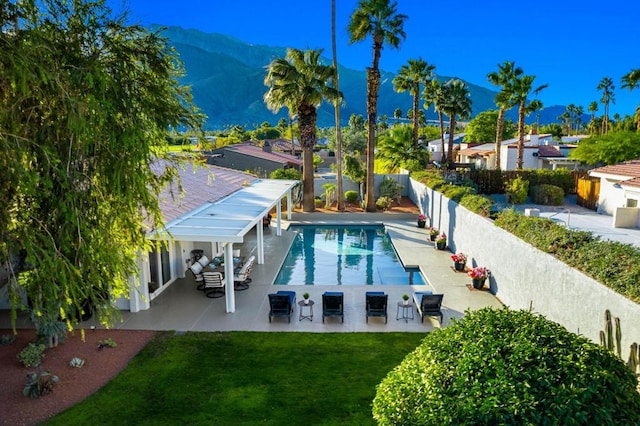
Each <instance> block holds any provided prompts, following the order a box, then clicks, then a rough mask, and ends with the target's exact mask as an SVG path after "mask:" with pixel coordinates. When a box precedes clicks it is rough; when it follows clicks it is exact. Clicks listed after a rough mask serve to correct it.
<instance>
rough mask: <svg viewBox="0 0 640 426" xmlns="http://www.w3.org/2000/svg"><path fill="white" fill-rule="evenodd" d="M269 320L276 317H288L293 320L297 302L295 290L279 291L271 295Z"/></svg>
mask: <svg viewBox="0 0 640 426" xmlns="http://www.w3.org/2000/svg"><path fill="white" fill-rule="evenodd" d="M268 296H269V322H271V318H274V317H287V319H288V320H289V322H291V314H293V307H294V306H295V302H296V292H295V291H282V290H281V291H278V292H277V293H270V294H269V295H268Z"/></svg>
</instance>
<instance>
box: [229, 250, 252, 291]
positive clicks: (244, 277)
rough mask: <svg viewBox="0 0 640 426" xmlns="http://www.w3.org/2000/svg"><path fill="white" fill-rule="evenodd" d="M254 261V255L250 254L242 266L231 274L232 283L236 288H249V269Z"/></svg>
mask: <svg viewBox="0 0 640 426" xmlns="http://www.w3.org/2000/svg"><path fill="white" fill-rule="evenodd" d="M255 261H256V257H255V256H251V257H250V258H249V259H247V261H246V262H245V264H244V265H242V268H241V269H240V270H239V271H238V273H237V274H234V275H233V285H234V288H235V289H236V290H246V289H248V288H249V283H250V282H251V277H250V275H251V270H252V268H253V264H254V263H255Z"/></svg>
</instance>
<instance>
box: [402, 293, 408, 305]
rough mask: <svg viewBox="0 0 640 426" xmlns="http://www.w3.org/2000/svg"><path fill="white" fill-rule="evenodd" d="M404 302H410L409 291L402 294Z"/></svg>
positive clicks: (406, 303)
mask: <svg viewBox="0 0 640 426" xmlns="http://www.w3.org/2000/svg"><path fill="white" fill-rule="evenodd" d="M402 303H403V304H405V305H408V304H409V295H408V294H407V293H405V294H403V295H402Z"/></svg>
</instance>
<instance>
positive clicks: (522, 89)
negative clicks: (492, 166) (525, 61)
mask: <svg viewBox="0 0 640 426" xmlns="http://www.w3.org/2000/svg"><path fill="white" fill-rule="evenodd" d="M535 79H536V76H534V75H523V76H520V77H517V78H515V79H514V81H513V100H514V101H515V103H516V105H518V157H517V160H516V169H517V170H522V166H523V164H524V118H525V116H526V115H527V114H530V113H532V112H533V111H535V110H538V109H541V108H542V103H541V102H540V101H537V100H533V101H530V102H529V100H528V98H529V95H531V94H533V95H534V96H535V95H537V94H538V93H540V92H541V91H542V90H544V89H546V88H547V86H548V85H547V84H543V85H542V86H538V87H536V88H535V89H534V88H533V81H534V80H535Z"/></svg>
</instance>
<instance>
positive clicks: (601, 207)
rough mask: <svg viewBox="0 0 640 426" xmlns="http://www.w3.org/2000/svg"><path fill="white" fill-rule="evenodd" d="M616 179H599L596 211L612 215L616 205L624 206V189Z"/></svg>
mask: <svg viewBox="0 0 640 426" xmlns="http://www.w3.org/2000/svg"><path fill="white" fill-rule="evenodd" d="M617 183H618V181H617V180H608V179H606V178H601V179H600V195H599V196H598V213H603V214H607V215H609V216H613V214H614V213H615V211H616V208H617V207H625V206H626V199H625V196H624V189H622V188H621V187H620V186H619V185H617Z"/></svg>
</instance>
